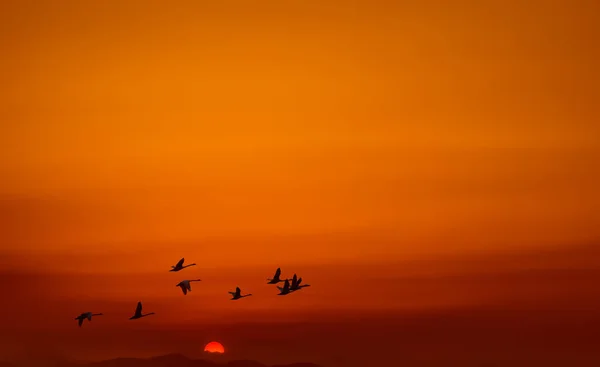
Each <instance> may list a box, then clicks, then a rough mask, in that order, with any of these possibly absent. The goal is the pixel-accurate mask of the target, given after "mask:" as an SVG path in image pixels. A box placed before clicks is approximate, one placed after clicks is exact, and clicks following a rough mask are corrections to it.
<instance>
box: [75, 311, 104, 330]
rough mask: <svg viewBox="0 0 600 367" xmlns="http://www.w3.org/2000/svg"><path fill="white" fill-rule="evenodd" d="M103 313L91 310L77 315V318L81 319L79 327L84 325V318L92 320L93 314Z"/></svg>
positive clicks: (99, 314)
mask: <svg viewBox="0 0 600 367" xmlns="http://www.w3.org/2000/svg"><path fill="white" fill-rule="evenodd" d="M101 315H102V314H101V313H91V312H84V313H82V314H81V315H79V316H77V317H76V318H75V320H79V327H81V325H83V320H85V319H88V321H92V316H101Z"/></svg>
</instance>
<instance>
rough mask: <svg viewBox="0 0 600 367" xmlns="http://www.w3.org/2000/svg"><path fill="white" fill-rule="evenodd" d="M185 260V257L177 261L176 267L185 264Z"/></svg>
mask: <svg viewBox="0 0 600 367" xmlns="http://www.w3.org/2000/svg"><path fill="white" fill-rule="evenodd" d="M184 261H185V258H183V257H182V258H181V260H179V262H178V263H177V265H175V267H176V268H178V267H180V266H183V262H184Z"/></svg>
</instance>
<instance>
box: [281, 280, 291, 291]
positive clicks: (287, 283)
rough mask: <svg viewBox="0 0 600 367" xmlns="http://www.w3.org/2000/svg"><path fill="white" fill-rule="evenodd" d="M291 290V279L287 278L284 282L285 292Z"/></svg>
mask: <svg viewBox="0 0 600 367" xmlns="http://www.w3.org/2000/svg"><path fill="white" fill-rule="evenodd" d="M289 290H290V281H289V280H287V279H286V280H285V283H284V284H283V292H287V291H289Z"/></svg>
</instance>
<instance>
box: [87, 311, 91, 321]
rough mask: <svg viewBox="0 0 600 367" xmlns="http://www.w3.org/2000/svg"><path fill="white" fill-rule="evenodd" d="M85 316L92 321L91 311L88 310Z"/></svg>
mask: <svg viewBox="0 0 600 367" xmlns="http://www.w3.org/2000/svg"><path fill="white" fill-rule="evenodd" d="M86 317H87V319H88V320H90V321H92V313H91V312H88V313H87V315H86Z"/></svg>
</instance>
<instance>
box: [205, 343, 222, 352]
mask: <svg viewBox="0 0 600 367" xmlns="http://www.w3.org/2000/svg"><path fill="white" fill-rule="evenodd" d="M204 351H205V352H209V353H221V354H222V353H225V348H223V344H221V343H219V342H210V343H208V344H206V346H205V347H204Z"/></svg>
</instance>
